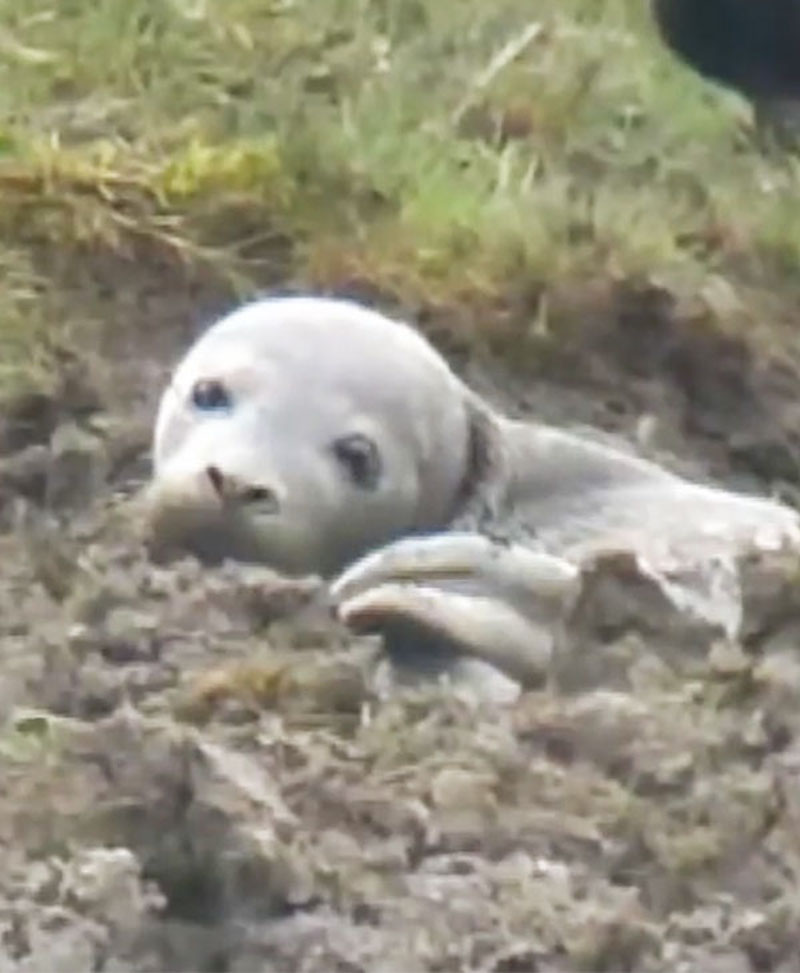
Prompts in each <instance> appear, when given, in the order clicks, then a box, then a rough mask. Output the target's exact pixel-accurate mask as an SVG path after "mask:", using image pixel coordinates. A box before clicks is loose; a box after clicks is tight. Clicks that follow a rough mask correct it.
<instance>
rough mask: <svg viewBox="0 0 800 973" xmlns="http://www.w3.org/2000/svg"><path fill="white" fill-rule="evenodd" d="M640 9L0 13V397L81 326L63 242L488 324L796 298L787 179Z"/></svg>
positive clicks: (357, 1)
mask: <svg viewBox="0 0 800 973" xmlns="http://www.w3.org/2000/svg"><path fill="white" fill-rule="evenodd" d="M647 8H648V4H647V3H646V2H645V0H605V2H599V0H536V2H531V0H439V2H437V3H428V2H423V0H273V2H270V0H126V2H125V3H122V2H120V0H91V2H89V0H58V2H57V3H56V2H55V0H54V2H52V3H51V4H50V5H49V6H48V5H43V4H42V3H41V2H40V0H0V193H1V194H2V202H3V205H2V209H1V210H0V267H2V269H3V276H4V279H6V280H9V281H10V282H11V283H10V286H5V287H4V288H3V294H2V297H0V356H2V358H3V363H4V364H3V368H2V370H0V389H2V388H3V387H4V386H6V385H7V384H8V382H9V381H10V380H11V378H13V376H14V375H15V374H17V373H18V372H19V369H18V363H20V362H23V361H27V360H33V361H36V362H39V361H41V358H42V356H41V354H40V353H39V352H38V351H37V349H39V348H40V347H41V346H42V334H43V333H48V331H49V332H52V330H53V328H55V327H63V326H65V324H64V322H68V321H69V319H70V316H71V314H72V312H71V310H70V307H69V299H68V298H67V297H65V296H64V295H62V294H60V293H59V292H58V286H57V284H53V282H52V281H49V280H48V279H46V277H47V275H46V274H45V279H42V276H41V275H42V273H43V271H42V267H43V266H50V265H51V264H52V260H50V261H44V260H43V259H42V253H43V252H44V253H52V251H54V250H55V251H57V252H58V254H59V260H60V262H61V263H62V264H63V263H64V262H65V261H66V262H67V263H68V262H69V261H70V260H74V261H76V262H77V261H81V260H85V259H86V254H87V252H97V251H101V252H102V251H113V252H118V253H120V254H123V255H124V254H126V253H133V252H135V248H136V247H141V246H142V245H143V244H144V245H145V246H148V247H155V248H156V249H158V250H159V251H163V252H166V253H168V254H171V255H173V256H175V257H176V258H178V259H179V260H180V261H181V262H182V263H183V264H185V265H188V266H190V267H191V268H193V269H194V270H195V271H197V272H199V273H201V274H207V275H211V276H213V277H215V278H219V279H220V280H221V281H224V282H225V284H226V286H231V287H233V288H234V289H235V292H236V293H239V294H242V295H243V294H246V293H248V292H251V291H253V290H254V289H256V288H258V287H263V286H265V285H267V284H273V283H275V282H276V281H281V282H284V283H292V284H300V285H304V286H312V287H319V288H326V289H333V290H336V289H341V288H343V287H346V286H350V285H351V283H352V282H357V283H359V284H365V285H368V286H370V287H372V288H375V289H377V290H378V291H379V292H382V293H386V294H389V295H394V296H396V298H397V299H398V300H400V301H402V302H403V303H404V304H408V305H417V304H432V305H441V304H444V305H446V306H448V307H455V308H459V307H465V306H467V305H469V306H471V307H473V308H474V307H478V308H481V307H485V308H491V307H496V306H497V304H498V302H502V301H503V299H504V295H507V294H508V293H509V292H512V291H519V290H520V289H522V290H524V291H530V292H531V293H541V292H547V291H553V292H559V291H564V290H574V289H576V288H577V289H579V288H580V287H582V286H583V285H585V284H587V283H588V282H590V281H597V280H600V281H603V280H611V281H615V280H628V279H632V278H633V279H640V278H645V279H648V280H655V281H658V282H661V283H664V284H666V285H667V286H669V287H672V288H676V289H678V290H681V291H686V292H688V293H702V292H703V290H704V288H706V286H707V285H708V283H709V282H710V281H715V282H716V283H717V284H718V283H719V279H720V278H722V280H723V282H724V283H725V284H726V285H727V286H729V287H730V288H732V289H733V291H734V293H739V292H740V291H741V292H742V293H745V294H746V295H747V297H748V300H755V301H756V303H757V301H758V298H759V295H763V296H764V297H765V299H766V298H767V296H769V297H770V299H774V294H775V292H776V291H778V292H781V293H785V295H786V301H787V303H789V304H790V303H791V301H792V297H791V293H792V291H793V289H796V287H797V285H798V283H799V282H800V276H798V272H797V266H798V258H800V192H799V191H798V190H799V189H800V178H798V168H797V165H796V164H795V163H794V162H792V161H791V160H787V159H777V158H769V157H767V156H765V155H764V154H762V153H759V151H758V150H757V149H756V147H755V146H754V145H753V144H752V140H751V139H750V138H749V136H748V131H747V130H748V125H749V113H748V109H747V107H746V106H745V105H744V104H743V103H742V102H741V101H740V100H739V99H737V98H736V97H735V96H734V95H732V94H728V93H726V92H722V91H720V90H719V89H716V88H713V87H711V86H710V85H708V84H705V83H704V82H702V81H700V80H699V79H697V78H696V77H695V76H694V75H692V74H691V73H690V72H689V71H688V70H686V69H685V68H683V67H682V66H681V65H679V64H677V63H676V62H675V61H674V60H673V59H672V58H671V57H670V55H669V54H667V52H666V51H665V50H664V49H663V47H662V46H661V45H660V43H659V42H658V39H657V38H656V36H655V33H654V30H653V27H652V24H651V22H650V19H649V15H648V9H647ZM534 24H538V25H539V26H540V29H539V30H538V31H537V30H536V29H535V28H532V26H531V25H534ZM526 31H527V32H528V33H527V35H526ZM526 37H527V39H528V43H527V44H520V45H518V46H520V47H521V48H522V49H521V50H520V51H519V54H518V57H516V58H514V59H510V60H508V59H507V60H505V61H504V59H503V56H502V52H503V51H508V50H509V47H508V46H509V45H511V46H513V45H514V43H515V42H517V41H520V39H522V40H524V39H525V38H526ZM498 65H499V66H498ZM83 310H84V309H83V308H82V309H81V313H83ZM75 313H76V314H77V312H75ZM55 321H58V322H59V324H58V326H56V325H55V324H54V323H53V322H55ZM50 337H52V334H51V335H50ZM32 356H33V357H32ZM25 374H26V375H27V374H28V373H27V372H26V373H25Z"/></svg>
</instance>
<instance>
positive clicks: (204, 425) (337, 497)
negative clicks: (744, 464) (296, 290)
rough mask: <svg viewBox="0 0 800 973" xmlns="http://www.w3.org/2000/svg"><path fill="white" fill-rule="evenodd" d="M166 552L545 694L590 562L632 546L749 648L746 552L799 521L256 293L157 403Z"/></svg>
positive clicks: (157, 474)
mask: <svg viewBox="0 0 800 973" xmlns="http://www.w3.org/2000/svg"><path fill="white" fill-rule="evenodd" d="M146 501H147V510H148V523H149V533H150V537H151V548H152V549H153V550H154V552H156V553H157V554H159V555H160V556H164V554H165V553H167V552H169V551H171V550H172V551H188V552H193V553H194V554H196V555H197V556H198V557H200V558H202V559H205V560H208V561H214V560H220V559H224V558H234V559H239V560H245V561H258V562H262V563H266V564H269V565H271V566H273V567H275V568H277V569H279V570H281V571H283V572H285V573H288V574H317V575H321V576H322V577H324V578H326V579H328V580H329V582H330V587H329V590H330V593H331V597H332V599H333V602H334V604H335V605H336V606H337V610H338V613H339V616H340V617H341V619H342V620H343V621H344V622H345V623H346V624H348V625H350V626H352V627H353V628H354V629H357V630H363V631H377V632H380V633H383V634H384V635H385V636H386V638H387V640H389V641H398V640H400V641H402V642H404V643H405V644H406V645H411V646H412V647H416V651H417V654H418V655H420V656H422V657H426V656H427V655H428V654H430V656H431V657H434V656H436V655H437V653H438V652H439V651H440V649H441V648H442V647H444V648H445V649H446V652H445V655H447V654H448V653H449V654H450V657H455V656H460V657H462V658H468V659H474V660H482V663H488V664H490V665H491V666H493V667H494V668H495V669H496V670H499V671H500V672H502V673H504V674H505V675H506V676H508V677H510V678H511V679H513V680H516V681H518V682H520V683H525V682H530V681H535V680H538V679H539V678H540V677H541V673H542V670H543V668H544V667H546V665H547V661H548V659H549V657H550V654H551V653H552V650H553V642H554V639H556V638H557V632H558V630H559V626H560V624H561V623H562V622H563V620H564V618H565V617H566V615H567V614H568V612H569V610H570V606H571V605H572V604H573V603H574V600H575V598H576V596H577V591H578V589H579V583H580V582H579V579H580V571H581V566H582V564H584V563H586V561H587V559H590V558H591V557H592V556H594V555H595V554H596V553H597V552H601V551H604V550H620V549H621V550H625V551H628V552H632V553H633V554H634V555H635V557H636V558H637V559H638V562H639V564H640V566H641V569H642V571H644V572H645V573H649V574H650V575H651V576H653V577H656V578H658V579H659V582H660V583H661V584H662V585H663V587H664V590H665V591H666V592H668V593H669V596H670V597H671V598H673V599H674V600H675V601H676V603H682V604H685V605H688V606H689V608H690V609H691V610H692V611H694V612H696V613H699V614H701V615H704V616H706V617H710V618H715V619H717V620H718V621H719V622H720V624H721V626H722V627H723V628H724V629H726V630H729V631H731V633H733V632H734V630H735V628H736V625H737V621H738V616H737V612H738V611H739V608H738V603H737V599H736V593H735V577H734V574H735V558H736V557H737V556H738V555H739V554H741V552H742V551H746V550H750V549H754V550H763V549H775V548H781V547H782V546H785V545H787V544H789V545H794V546H798V547H800V517H798V514H797V513H796V512H795V511H794V510H792V509H790V508H788V507H785V506H783V505H781V504H780V503H778V502H775V501H773V500H771V499H768V498H762V497H756V496H748V495H744V494H737V493H733V492H730V491H728V490H725V489H722V488H719V487H716V486H712V485H707V484H702V483H695V482H691V481H689V480H687V479H685V478H683V477H680V476H678V475H677V474H675V473H673V472H671V471H669V470H666V469H664V468H662V467H661V466H659V465H657V464H655V463H653V462H651V461H649V460H647V459H644V458H642V457H640V456H638V455H635V454H633V453H629V452H627V451H625V450H624V449H622V448H619V449H617V448H615V447H612V446H609V445H606V444H605V443H601V442H596V441H594V440H592V439H591V438H588V437H585V436H582V435H577V434H575V433H572V432H569V431H566V430H562V429H557V428H553V427H549V426H546V425H543V424H541V423H537V422H534V421H527V420H526V421H523V420H519V419H514V418H511V417H509V416H506V415H504V414H502V413H501V412H500V411H498V410H497V409H496V408H494V407H493V406H492V405H491V404H490V403H489V402H487V401H486V400H485V399H484V398H482V397H481V396H479V395H477V394H476V393H475V392H474V391H472V390H471V389H470V388H469V387H468V386H467V385H466V383H465V382H464V381H463V380H462V379H461V378H460V377H458V376H457V374H456V373H455V371H454V370H453V369H452V368H451V367H450V365H449V364H448V363H447V362H446V361H445V359H444V358H443V357H442V356H441V355H440V354H439V353H438V352H437V351H436V350H435V349H434V347H433V346H432V345H431V344H430V343H429V342H428V341H427V339H425V338H424V337H423V336H422V335H421V333H419V332H418V331H417V330H416V329H414V328H413V327H412V326H411V325H410V324H408V323H406V322H403V321H400V320H395V319H392V318H389V317H387V316H385V315H384V314H382V313H380V312H378V311H376V310H371V309H368V308H366V307H364V306H361V305H359V304H357V303H355V302H352V301H347V300H340V299H333V298H323V297H315V296H304V297H303V296H300V297H273V298H263V299H260V300H256V301H253V302H252V303H249V304H246V305H244V306H242V307H239V308H237V309H235V310H233V311H232V312H230V313H229V314H227V315H225V316H224V317H222V318H221V319H219V320H217V321H216V322H215V323H213V324H212V325H211V326H210V327H209V328H208V329H207V330H206V331H205V333H204V334H202V335H201V336H200V337H199V338H198V339H197V340H196V342H195V343H194V344H193V346H192V347H191V348H190V349H189V350H188V352H187V353H186V355H185V357H184V358H183V360H182V361H180V362H179V364H178V365H177V367H176V368H175V370H174V373H173V374H172V377H171V380H170V382H169V385H168V387H167V388H166V389H165V390H164V392H163V395H162V397H161V401H160V404H159V408H158V414H157V417H156V422H155V429H154V439H153V477H152V481H151V483H150V484H149V485H148V488H147V495H146Z"/></svg>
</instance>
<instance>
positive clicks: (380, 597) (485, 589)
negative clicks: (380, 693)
mask: <svg viewBox="0 0 800 973" xmlns="http://www.w3.org/2000/svg"><path fill="white" fill-rule="evenodd" d="M578 589H579V572H578V570H577V569H576V568H575V567H574V566H573V565H571V564H569V563H568V562H566V561H564V560H562V559H561V558H556V557H552V556H550V555H547V554H543V553H538V552H534V551H531V550H529V549H527V548H525V547H522V546H520V545H516V544H508V543H505V542H498V541H495V540H492V539H490V538H488V537H485V536H482V535H480V534H473V533H443V534H434V535H428V536H422V537H420V536H418V537H407V538H403V539H401V540H398V541H395V542H393V543H391V544H388V545H386V546H385V547H382V548H380V549H378V550H376V551H374V552H372V553H371V554H368V555H366V556H365V557H363V558H361V559H360V560H359V561H357V562H356V563H355V564H354V565H352V566H351V567H350V568H348V569H347V570H345V571H344V572H343V573H342V574H341V575H339V577H338V578H337V579H336V580H335V581H334V582H333V584H332V585H331V595H332V597H333V599H334V601H335V602H336V604H337V609H338V615H339V617H340V619H341V620H342V621H343V622H344V623H345V624H346V625H348V626H349V627H351V628H353V629H354V630H356V631H359V632H378V633H380V634H382V635H383V636H384V640H385V643H386V647H387V650H388V651H389V653H390V654H391V655H393V656H396V657H398V656H402V657H405V658H406V660H407V659H408V658H410V657H411V658H413V657H416V658H417V659H418V660H419V661H420V662H421V663H423V664H424V662H425V661H426V660H425V656H426V655H429V654H436V655H440V656H441V655H442V654H444V655H445V656H447V655H448V654H449V655H450V656H451V657H453V659H456V658H458V656H468V657H472V658H478V659H480V660H482V661H483V662H486V663H489V664H490V665H492V666H493V667H495V668H496V669H499V670H500V671H501V672H503V673H504V674H505V675H507V676H510V677H511V678H512V679H514V680H515V681H517V682H519V683H521V684H522V685H528V686H530V685H537V684H540V683H541V682H542V681H543V679H544V677H545V675H546V673H547V671H548V668H549V665H550V661H551V658H552V655H553V651H554V649H555V647H556V643H557V641H558V638H559V637H560V634H561V628H562V625H563V622H564V619H565V618H566V616H567V615H568V613H569V609H570V608H571V606H572V605H573V603H574V601H575V598H576V597H577V594H578Z"/></svg>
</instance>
